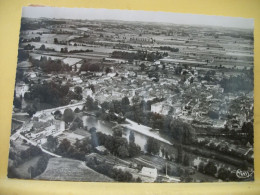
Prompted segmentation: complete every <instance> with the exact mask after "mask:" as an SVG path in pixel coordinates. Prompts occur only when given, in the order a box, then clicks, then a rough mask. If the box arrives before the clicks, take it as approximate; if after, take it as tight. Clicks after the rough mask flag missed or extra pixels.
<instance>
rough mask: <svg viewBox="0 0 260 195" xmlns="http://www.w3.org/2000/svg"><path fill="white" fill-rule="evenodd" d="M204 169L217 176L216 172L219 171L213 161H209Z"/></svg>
mask: <svg viewBox="0 0 260 195" xmlns="http://www.w3.org/2000/svg"><path fill="white" fill-rule="evenodd" d="M204 171H205V173H207V174H209V175H212V176H215V174H216V173H217V167H216V166H215V165H214V163H213V162H211V161H209V162H208V163H207V164H206V166H205V167H204Z"/></svg>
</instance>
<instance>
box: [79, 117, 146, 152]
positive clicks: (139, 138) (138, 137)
mask: <svg viewBox="0 0 260 195" xmlns="http://www.w3.org/2000/svg"><path fill="white" fill-rule="evenodd" d="M82 120H83V125H84V126H88V128H91V127H95V128H96V129H97V131H98V132H102V133H104V134H107V135H112V134H113V131H112V128H113V127H114V126H115V125H116V124H114V123H111V122H107V121H101V120H98V119H97V118H96V117H94V116H83V117H82ZM124 129H125V131H124V132H123V137H125V138H126V139H127V141H129V135H130V131H131V130H130V129H127V128H124ZM134 135H135V143H136V144H137V145H139V146H140V147H141V150H142V151H144V150H145V145H146V141H147V136H145V135H143V134H140V133H138V132H134Z"/></svg>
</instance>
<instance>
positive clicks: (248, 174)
mask: <svg viewBox="0 0 260 195" xmlns="http://www.w3.org/2000/svg"><path fill="white" fill-rule="evenodd" d="M253 173H254V171H243V170H240V169H238V170H236V176H237V177H238V178H241V179H245V178H249V177H251V176H252V175H253Z"/></svg>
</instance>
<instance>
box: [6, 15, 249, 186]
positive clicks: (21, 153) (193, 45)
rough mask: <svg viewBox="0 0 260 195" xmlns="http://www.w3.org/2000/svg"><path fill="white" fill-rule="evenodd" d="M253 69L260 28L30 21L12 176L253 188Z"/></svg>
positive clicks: (22, 46)
mask: <svg viewBox="0 0 260 195" xmlns="http://www.w3.org/2000/svg"><path fill="white" fill-rule="evenodd" d="M253 68H254V36H253V29H245V28H244V29H242V28H241V29H240V28H229V27H220V26H218V27H216V26H207V25H205V26H196V25H181V24H169V23H156V22H140V21H139V22H138V21H136V22H134V21H122V20H88V19H57V18H56V19H54V18H45V17H40V18H26V17H22V19H21V28H20V37H19V49H18V63H17V71H16V82H15V90H14V100H13V113H12V128H11V135H10V152H9V163H8V177H9V178H20V179H37V180H63V181H86V182H218V181H223V182H224V181H252V180H254V174H253V171H254V151H253V144H254V143H253V142H254V141H253V140H254V133H253V132H254V128H253V121H254V112H253V110H254V104H253V103H254V73H253ZM241 172H243V173H246V174H239V173H241Z"/></svg>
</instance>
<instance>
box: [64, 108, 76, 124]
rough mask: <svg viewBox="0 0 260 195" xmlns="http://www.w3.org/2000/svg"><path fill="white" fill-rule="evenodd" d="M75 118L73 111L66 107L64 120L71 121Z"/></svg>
mask: <svg viewBox="0 0 260 195" xmlns="http://www.w3.org/2000/svg"><path fill="white" fill-rule="evenodd" d="M73 119H74V113H73V111H72V110H71V109H70V108H67V109H65V111H64V114H63V120H64V122H66V123H70V122H72V121H73Z"/></svg>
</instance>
